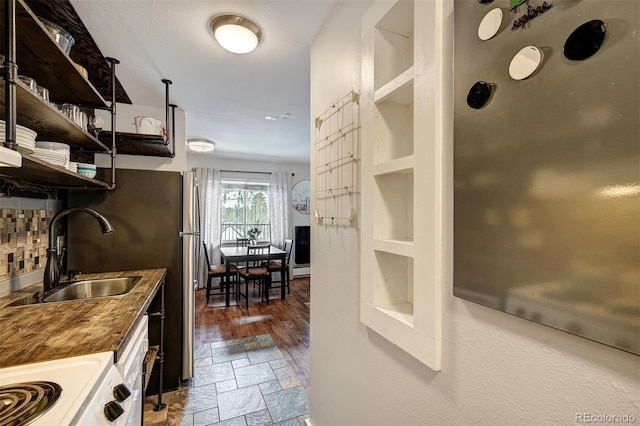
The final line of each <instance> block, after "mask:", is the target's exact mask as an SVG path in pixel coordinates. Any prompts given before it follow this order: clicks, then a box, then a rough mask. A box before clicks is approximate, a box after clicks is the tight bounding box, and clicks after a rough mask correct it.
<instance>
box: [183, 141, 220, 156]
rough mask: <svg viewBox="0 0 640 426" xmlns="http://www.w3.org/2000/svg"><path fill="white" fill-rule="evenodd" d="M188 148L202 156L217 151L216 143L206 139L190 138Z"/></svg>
mask: <svg viewBox="0 0 640 426" xmlns="http://www.w3.org/2000/svg"><path fill="white" fill-rule="evenodd" d="M187 146H188V147H189V149H190V150H191V151H195V152H198V153H200V154H203V153H205V152H211V151H213V150H214V149H216V144H215V142H214V141H212V140H209V139H204V138H189V139H187Z"/></svg>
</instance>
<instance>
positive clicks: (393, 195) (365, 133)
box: [360, 1, 442, 371]
mask: <svg viewBox="0 0 640 426" xmlns="http://www.w3.org/2000/svg"><path fill="white" fill-rule="evenodd" d="M437 3H438V2H421V1H416V2H412V1H396V2H390V1H379V2H376V3H374V4H373V5H372V7H371V9H370V10H369V11H368V12H367V14H366V15H365V16H364V17H363V20H362V42H363V50H362V90H361V102H360V103H361V105H360V107H361V125H362V207H361V210H362V212H363V214H362V215H361V222H362V232H361V236H362V237H361V238H362V251H361V253H362V254H361V280H362V281H361V310H360V319H361V321H362V323H364V324H365V325H366V326H367V327H369V328H371V329H372V330H374V331H375V332H377V333H379V334H380V335H382V336H384V337H385V338H386V339H388V340H389V341H391V342H393V343H394V344H395V345H397V346H398V347H400V348H402V349H403V350H405V351H406V352H408V353H409V354H411V355H412V356H414V357H415V358H417V359H418V360H420V361H421V362H422V363H424V364H425V365H427V366H428V367H430V368H431V369H433V370H436V371H438V370H440V340H441V336H440V328H441V326H440V322H441V318H440V316H441V306H440V305H441V300H440V299H441V295H440V293H441V281H440V276H441V271H440V268H441V254H440V246H441V232H440V230H441V210H442V200H441V198H440V197H441V190H440V185H441V181H442V179H441V167H442V163H441V155H440V145H439V144H440V139H441V138H440V137H439V136H438V131H437V126H436V125H435V123H436V120H437V115H436V114H437V112H436V108H435V102H436V100H437V96H436V93H437V92H439V91H440V90H441V89H439V88H437V84H438V82H437V81H436V80H437V75H436V69H437V65H436V63H435V62H436V60H437V59H436V54H438V52H439V51H438V49H437V48H436V40H435V34H436V31H435V24H436V19H435V16H436V13H440V12H441V11H440V10H439V6H438V5H437Z"/></svg>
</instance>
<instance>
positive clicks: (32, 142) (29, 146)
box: [0, 120, 38, 154]
mask: <svg viewBox="0 0 640 426" xmlns="http://www.w3.org/2000/svg"><path fill="white" fill-rule="evenodd" d="M37 135H38V134H37V133H36V132H34V131H33V130H31V129H28V128H26V127H24V126H21V125H19V124H18V125H16V144H18V152H20V153H21V154H33V153H34V152H35V147H36V136H37ZM4 141H5V122H4V120H0V144H1V143H4Z"/></svg>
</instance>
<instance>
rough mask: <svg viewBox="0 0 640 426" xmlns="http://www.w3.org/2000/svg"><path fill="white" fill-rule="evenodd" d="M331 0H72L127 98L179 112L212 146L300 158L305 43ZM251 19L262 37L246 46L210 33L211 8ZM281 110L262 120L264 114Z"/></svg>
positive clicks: (304, 129)
mask: <svg viewBox="0 0 640 426" xmlns="http://www.w3.org/2000/svg"><path fill="white" fill-rule="evenodd" d="M337 1H339V0H288V1H286V0H280V1H275V0H249V1H241V0H235V1H199V0H156V1H151V0H145V1H143V0H103V1H95V0H71V4H72V5H73V6H74V8H75V9H76V11H77V13H78V15H79V16H80V18H81V19H82V21H83V23H84V24H85V26H86V27H87V29H88V30H89V32H90V33H91V34H92V36H93V38H94V40H95V42H96V44H97V45H98V47H99V48H100V49H101V51H102V53H103V54H104V55H105V56H112V57H114V58H117V59H119V60H120V62H121V63H120V65H119V66H118V68H117V75H118V79H119V80H120V82H121V83H122V85H123V86H124V88H125V90H126V91H127V93H128V95H129V96H130V97H131V100H132V102H133V104H135V105H150V106H158V107H162V106H163V105H164V102H165V99H164V95H165V92H164V85H163V84H162V83H161V79H163V78H168V79H170V80H172V81H173V85H171V87H170V94H171V96H170V99H171V103H174V104H176V105H178V107H180V108H181V109H183V110H185V112H186V136H187V137H204V138H208V139H212V140H214V141H215V142H216V150H215V151H214V153H213V154H207V155H212V156H216V157H223V158H239V159H254V160H262V161H308V160H309V48H310V46H311V43H312V42H313V39H314V37H315V36H316V34H317V33H318V31H319V30H320V28H321V27H322V24H323V22H324V20H325V19H326V18H327V16H328V15H329V14H330V13H331V11H332V10H333V8H334V6H335V4H336V3H337ZM225 13H235V14H238V15H241V16H244V17H247V18H249V19H251V20H253V21H254V22H256V23H257V24H258V25H259V26H260V27H261V29H262V31H263V34H264V38H263V41H262V43H261V44H260V45H259V46H258V48H257V49H256V50H255V51H254V52H252V53H250V54H247V55H235V54H232V53H229V52H227V51H225V50H223V49H222V48H221V47H220V46H219V45H218V44H217V43H216V41H215V40H214V39H213V37H212V35H211V32H210V30H209V22H210V21H211V19H212V18H213V17H214V16H217V15H221V14H225ZM287 114H290V116H289V118H288V119H283V118H279V119H278V120H271V121H269V120H265V116H267V115H270V116H275V117H281V116H285V115H287Z"/></svg>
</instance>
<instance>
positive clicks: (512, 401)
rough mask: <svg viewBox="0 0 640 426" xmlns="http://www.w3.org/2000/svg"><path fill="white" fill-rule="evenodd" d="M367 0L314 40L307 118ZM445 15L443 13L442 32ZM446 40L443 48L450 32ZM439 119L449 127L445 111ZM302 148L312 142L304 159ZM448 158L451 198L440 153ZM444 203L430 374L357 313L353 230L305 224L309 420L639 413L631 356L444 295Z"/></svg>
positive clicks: (351, 82) (338, 82)
mask: <svg viewBox="0 0 640 426" xmlns="http://www.w3.org/2000/svg"><path fill="white" fill-rule="evenodd" d="M444 1H445V3H446V4H448V5H449V8H450V9H451V8H452V7H450V6H451V2H450V0H444ZM370 4H371V3H370V2H368V1H367V2H365V1H343V2H341V3H339V5H338V6H337V7H336V9H335V11H334V13H333V15H332V16H331V17H330V18H329V20H328V21H327V22H326V24H325V26H324V28H323V29H322V31H321V32H320V34H319V35H318V37H317V38H316V40H315V42H314V44H313V47H312V52H311V119H312V122H313V119H314V117H315V116H317V115H319V114H320V113H321V112H322V111H323V110H324V109H325V108H326V106H327V105H329V104H330V103H331V102H332V101H335V100H336V99H338V98H340V97H341V96H343V95H344V94H345V93H347V92H348V91H349V90H350V89H351V88H352V87H353V88H356V89H357V88H359V86H360V19H361V17H362V15H363V14H364V12H365V11H366V10H367V9H368V7H369V6H370ZM452 23H453V15H452V14H450V15H449V16H448V17H447V19H446V22H445V27H446V28H448V29H449V31H451V30H452V28H451V26H452ZM445 40H448V42H449V45H448V47H447V48H448V49H452V45H451V44H450V43H451V40H452V33H451V32H450V33H449V34H448V37H445ZM448 56H451V55H448ZM447 68H448V69H447ZM447 71H448V72H451V73H452V72H453V64H452V63H449V64H447V66H446V67H445V72H447ZM450 92H451V94H452V90H451V91H450ZM443 120H444V123H443V126H444V127H445V128H446V127H449V128H451V126H452V123H453V116H452V114H451V113H450V112H447V111H445V112H444V116H443ZM444 134H445V135H446V134H448V133H447V132H445V133H444ZM445 142H446V143H445V145H447V146H449V147H451V146H452V142H453V141H452V140H448V141H445ZM313 155H314V154H313V146H312V160H311V164H314V163H313ZM447 158H448V164H447V165H445V170H446V173H447V176H445V177H444V178H445V182H448V184H447V188H448V190H449V194H447V196H446V197H445V198H446V199H451V198H452V192H451V191H452V187H453V185H452V177H451V174H452V173H451V172H452V161H453V160H452V155H451V152H449V153H448V155H447ZM312 187H313V182H312ZM445 208H446V211H448V212H449V213H450V214H449V215H448V218H447V220H446V228H445V229H444V230H443V233H444V235H445V244H444V247H443V250H444V251H445V253H444V256H443V257H444V259H445V265H443V269H444V276H443V309H442V311H443V321H442V323H443V329H442V336H443V344H442V347H443V349H442V371H441V372H439V373H435V372H433V371H431V370H430V369H429V368H427V367H425V366H424V365H423V364H421V363H420V362H418V361H416V360H415V359H414V358H412V357H411V356H409V355H407V354H406V353H404V352H403V351H402V350H400V349H399V348H397V347H396V346H394V345H393V344H391V343H389V342H388V341H387V340H386V339H384V338H382V337H380V336H379V335H377V334H376V333H375V332H372V331H370V330H368V329H367V328H366V327H364V326H363V325H362V324H361V323H360V321H359V303H360V283H359V281H360V274H359V270H358V266H357V265H359V264H360V257H359V256H360V251H359V250H360V249H359V235H358V233H359V231H358V230H357V229H354V228H325V227H322V226H318V225H312V232H311V241H312V247H311V256H312V262H311V264H312V266H311V268H312V277H313V283H312V284H313V285H312V287H311V301H312V303H311V324H312V326H311V347H312V350H311V412H310V417H311V423H312V424H313V425H314V426H320V425H410V424H412V425H425V424H433V425H445V424H446V425H450V424H459V425H469V424H474V425H489V424H490V425H501V424H526V425H533V424H537V425H543V424H544V425H550V424H554V425H556V424H576V414H577V413H592V414H608V415H624V414H630V415H633V416H635V419H636V422H640V398H638V395H640V357H637V356H634V355H631V354H628V353H625V352H622V351H619V350H616V349H612V348H609V347H607V346H604V345H601V344H598V343H595V342H592V341H589V340H586V339H583V338H579V337H576V336H573V335H570V334H567V333H564V332H561V331H557V330H554V329H551V328H548V327H545V326H542V325H539V324H535V323H532V322H528V321H526V320H523V319H521V318H516V317H512V316H510V315H507V314H504V313H502V312H498V311H494V310H492V309H489V308H485V307H483V306H480V305H477V304H474V303H471V302H467V301H464V300H461V299H458V298H455V297H453V284H452V282H453V276H452V247H453V238H452V236H453V225H452V222H453V220H452V216H451V212H452V210H451V208H452V206H450V205H449V206H445ZM360 214H361V215H363V214H367V213H366V212H360Z"/></svg>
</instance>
